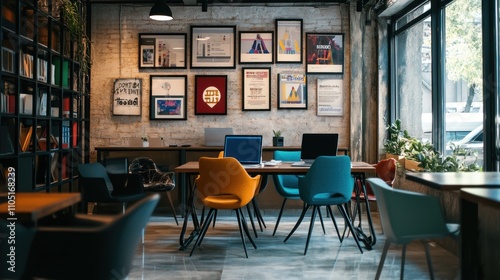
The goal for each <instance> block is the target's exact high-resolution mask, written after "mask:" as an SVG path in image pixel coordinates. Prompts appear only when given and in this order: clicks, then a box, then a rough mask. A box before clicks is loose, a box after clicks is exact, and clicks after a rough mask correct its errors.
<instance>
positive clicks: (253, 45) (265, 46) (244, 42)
mask: <svg viewBox="0 0 500 280" xmlns="http://www.w3.org/2000/svg"><path fill="white" fill-rule="evenodd" d="M273 38H274V32H273V31H261V32H252V31H240V56H239V57H240V63H241V64H245V63H273V62H274V52H273V48H274V42H273Z"/></svg>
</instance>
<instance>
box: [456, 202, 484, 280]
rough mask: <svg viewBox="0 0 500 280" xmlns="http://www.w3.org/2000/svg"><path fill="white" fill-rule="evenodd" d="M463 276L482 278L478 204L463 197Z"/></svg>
mask: <svg viewBox="0 0 500 280" xmlns="http://www.w3.org/2000/svg"><path fill="white" fill-rule="evenodd" d="M460 212H461V219H462V225H461V226H460V232H461V239H462V242H461V245H462V246H461V251H462V252H461V277H462V279H482V278H483V277H481V270H480V261H481V260H480V254H479V250H478V240H479V232H478V229H479V221H478V206H477V204H476V203H474V202H470V201H467V200H465V199H461V210H460Z"/></svg>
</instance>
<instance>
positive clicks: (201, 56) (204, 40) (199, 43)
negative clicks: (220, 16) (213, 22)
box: [191, 26, 236, 68]
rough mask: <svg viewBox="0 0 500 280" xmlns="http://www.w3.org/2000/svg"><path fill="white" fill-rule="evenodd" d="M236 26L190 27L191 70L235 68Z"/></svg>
mask: <svg viewBox="0 0 500 280" xmlns="http://www.w3.org/2000/svg"><path fill="white" fill-rule="evenodd" d="M235 37H236V26H191V68H235V67H236V65H235V58H234V56H235V52H236V46H235Z"/></svg>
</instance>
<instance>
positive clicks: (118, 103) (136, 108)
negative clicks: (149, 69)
mask: <svg viewBox="0 0 500 280" xmlns="http://www.w3.org/2000/svg"><path fill="white" fill-rule="evenodd" d="M141 109H142V79H138V78H124V79H116V80H115V83H114V87H113V115H115V116H140V115H141V113H142V112H141Z"/></svg>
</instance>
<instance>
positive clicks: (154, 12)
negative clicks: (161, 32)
mask: <svg viewBox="0 0 500 280" xmlns="http://www.w3.org/2000/svg"><path fill="white" fill-rule="evenodd" d="M149 18H150V19H153V20H160V21H167V20H172V19H174V17H173V16H172V10H170V8H169V7H168V6H167V3H165V1H164V0H157V1H156V3H155V4H154V5H153V7H152V8H151V11H150V12H149Z"/></svg>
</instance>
